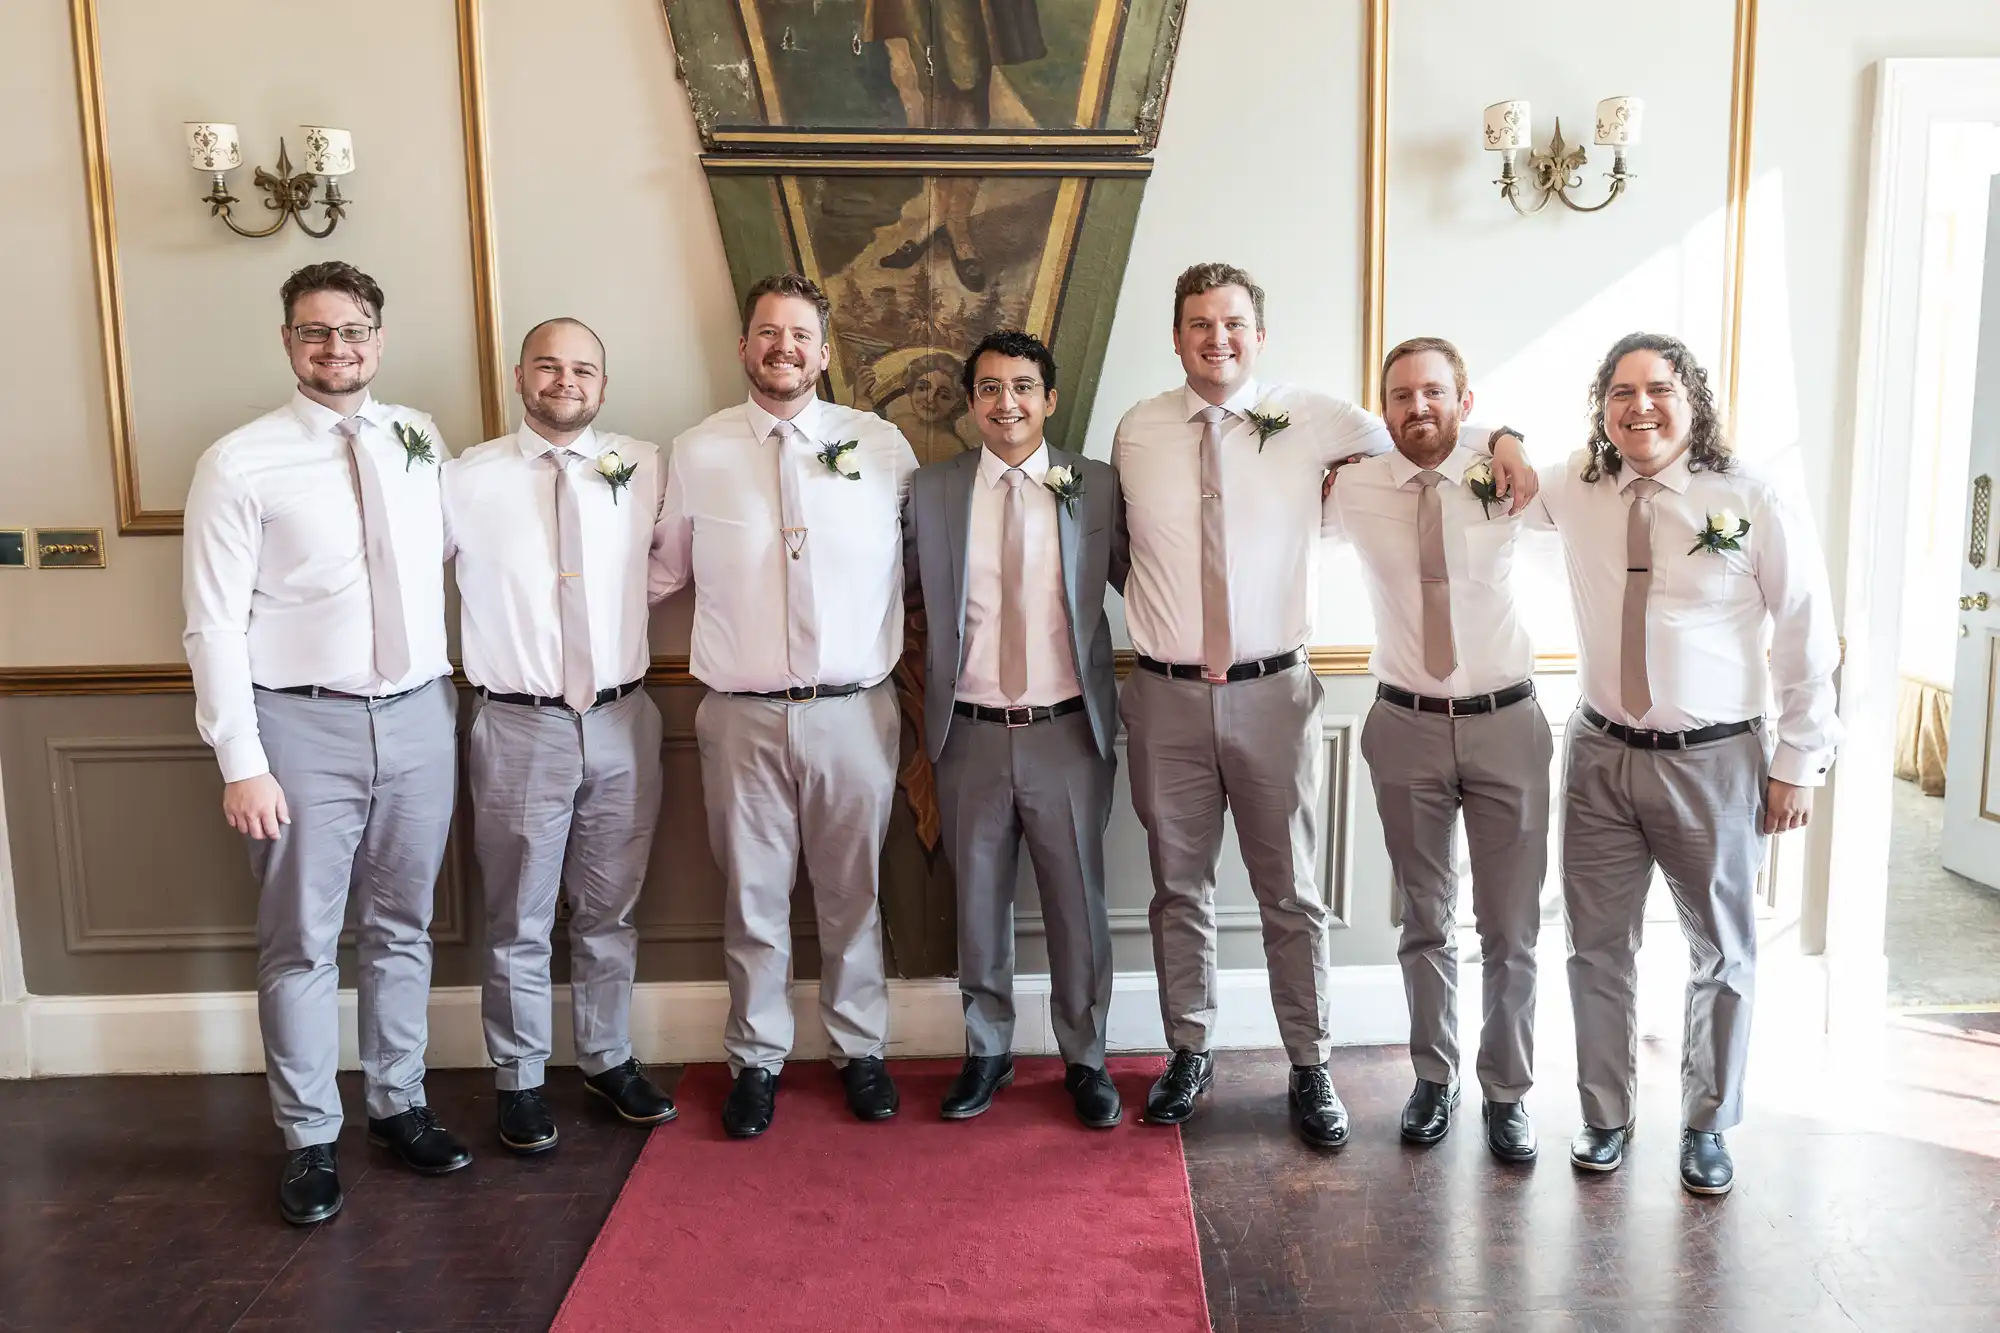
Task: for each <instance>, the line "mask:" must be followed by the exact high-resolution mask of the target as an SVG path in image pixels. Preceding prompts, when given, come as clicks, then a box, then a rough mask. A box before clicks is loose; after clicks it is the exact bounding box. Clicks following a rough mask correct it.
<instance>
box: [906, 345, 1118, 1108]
mask: <svg viewBox="0 0 2000 1333" xmlns="http://www.w3.org/2000/svg"><path fill="white" fill-rule="evenodd" d="M965 388H966V398H967V400H968V401H969V402H970V404H971V406H972V413H973V417H974V420H975V421H976V422H977V423H978V426H979V433H980V438H981V439H982V440H983V441H984V447H983V448H981V449H979V450H978V451H977V452H974V453H965V454H961V455H959V456H958V457H956V458H952V459H949V460H947V461H945V462H942V463H934V464H932V465H931V466H929V467H926V468H921V469H919V470H918V471H917V473H916V475H915V476H914V477H913V478H912V479H911V483H910V499H909V505H908V507H907V509H906V510H905V512H904V517H903V554H904V561H905V566H906V576H905V583H906V585H907V586H908V587H910V588H913V589H921V594H922V597H923V604H924V607H925V610H926V619H927V621H928V623H929V643H928V647H927V650H926V660H925V698H926V704H925V716H924V732H925V736H926V739H927V744H928V749H929V752H930V756H931V759H932V761H933V762H934V763H935V764H936V766H937V788H938V809H939V813H940V815H941V816H942V823H943V826H944V840H945V851H946V854H947V855H948V856H949V857H950V858H951V864H952V869H953V870H954V872H955V873H956V874H957V877H958V975H959V983H958V985H959V991H960V992H961V994H962V995H963V996H964V1002H965V1047H966V1058H965V1066H964V1068H963V1069H962V1070H961V1071H960V1073H959V1076H958V1080H957V1082H956V1083H954V1084H953V1086H952V1088H951V1091H950V1093H949V1094H947V1095H946V1097H945V1099H944V1105H943V1107H942V1108H941V1109H942V1112H943V1115H944V1117H945V1118H946V1119H947V1120H966V1119H970V1118H971V1117H973V1116H976V1115H978V1114H980V1113H981V1112H983V1111H985V1110H986V1108H987V1107H989V1106H991V1105H992V1104H993V1095H994V1093H995V1092H997V1091H998V1090H999V1089H1001V1088H1003V1087H1005V1086H1006V1085H1007V1084H1008V1083H1011V1082H1012V1081H1013V1079H1014V1057H1013V1055H1012V1054H1011V1052H1012V1050H1013V1044H1014V883H1015V878H1016V875H1017V872H1018V870H1019V866H1020V853H1021V841H1022V839H1023V838H1024V837H1025V838H1026V840H1027V844H1028V856H1029V858H1030V860H1031V861H1032V862H1033V864H1034V867H1035V881H1036V884H1037V885H1038V886H1039V887H1040V889H1041V898H1042V917H1043V920H1044V922H1045V923H1046V925H1047V930H1048V947H1049V971H1050V973H1051V981H1052V986H1051V996H1050V1001H1051V1009H1052V1017H1053V1019H1054V1026H1055V1032H1056V1044H1057V1045H1058V1046H1059V1047H1060V1048H1061V1050H1062V1056H1063V1062H1064V1064H1065V1066H1066V1072H1065V1075H1064V1079H1063V1083H1064V1086H1065V1087H1066V1088H1068V1090H1069V1092H1070V1095H1071V1097H1072V1098H1073V1099H1074V1101H1075V1103H1076V1113H1077V1117H1078V1119H1080V1120H1082V1121H1083V1123H1084V1124H1086V1125H1088V1126H1090V1127H1092V1128H1096V1129H1108V1128H1110V1127H1111V1126H1113V1125H1115V1124H1117V1123H1118V1122H1119V1121H1120V1120H1121V1119H1122V1118H1123V1117H1124V1108H1123V1107H1122V1106H1121V1105H1120V1104H1119V1100H1118V1090H1117V1089H1116V1088H1115V1087H1113V1086H1112V1083H1111V1080H1110V1078H1109V1077H1108V1076H1107V1075H1106V1074H1105V1072H1104V1033H1105V1022H1106V1018H1107V1016H1108V1014H1109V1011H1110V1007H1111V927H1110V923H1109V920H1108V918H1107V917H1106V915H1105V909H1104V830H1105V827H1106V825H1107V824H1109V823H1110V820H1111V784H1112V778H1113V776H1114V774H1115V773H1116V772H1117V767H1118V763H1117V760H1116V758H1115V757H1114V756H1113V752H1112V748H1111V747H1112V740H1113V737H1114V736H1115V735H1116V732H1117V721H1116V718H1117V711H1118V683H1117V677H1116V675H1115V674H1114V672H1113V670H1112V665H1111V629H1110V626H1109V625H1107V624H1106V623H1105V619H1104V589H1105V586H1106V584H1109V585H1111V586H1112V587H1118V588H1122V587H1123V586H1124V583H1125V568H1124V565H1123V562H1122V561H1121V560H1119V559H1118V558H1117V557H1116V555H1115V553H1116V552H1119V551H1122V550H1123V549H1124V546H1125V543H1124V542H1123V541H1122V540H1119V536H1120V533H1121V530H1122V529H1123V527H1124V501H1123V499H1122V497H1121V496H1120V494H1119V489H1118V481H1117V478H1116V476H1115V475H1114V474H1113V473H1112V471H1111V468H1110V466H1109V465H1108V464H1105V463H1101V462H1097V461H1095V460H1093V459H1087V458H1082V457H1080V456H1078V455H1075V454H1070V453H1066V452H1064V451H1062V450H1060V449H1055V448H1051V447H1050V446H1049V444H1048V443H1047V442H1046V441H1045V440H1044V439H1043V438H1042V426H1043V423H1044V422H1045V421H1046V420H1047V418H1048V415H1049V414H1050V413H1051V412H1053V411H1054V410H1055V406H1056V363H1055V358H1054V357H1053V356H1051V355H1050V354H1049V349H1048V348H1047V347H1045V346H1043V345H1042V342H1041V340H1040V339H1038V338H1035V337H1033V336H1032V335H1030V334H1026V333H1017V332H1003V333H994V334H990V335H988V336H987V338H986V339H985V340H984V341H982V342H981V343H980V344H979V346H978V347H977V348H975V349H974V350H973V353H972V355H971V356H970V357H968V358H967V359H966V363H965Z"/></svg>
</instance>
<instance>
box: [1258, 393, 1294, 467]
mask: <svg viewBox="0 0 2000 1333" xmlns="http://www.w3.org/2000/svg"><path fill="white" fill-rule="evenodd" d="M1250 424H1251V425H1253V426H1255V427H1256V428H1257V452H1258V453H1260V454H1261V453H1263V452H1264V446H1265V444H1267V443H1268V442H1269V441H1270V439H1271V437H1272V436H1273V435H1276V434H1277V433H1278V432H1279V431H1281V430H1284V429H1285V428H1287V427H1288V426H1290V425H1291V424H1292V414H1291V413H1289V412H1287V411H1285V410H1283V409H1282V408H1280V407H1279V406H1278V400H1277V399H1276V398H1266V399H1265V400H1264V401H1263V402H1261V403H1259V404H1257V406H1255V407H1254V408H1252V409H1250Z"/></svg>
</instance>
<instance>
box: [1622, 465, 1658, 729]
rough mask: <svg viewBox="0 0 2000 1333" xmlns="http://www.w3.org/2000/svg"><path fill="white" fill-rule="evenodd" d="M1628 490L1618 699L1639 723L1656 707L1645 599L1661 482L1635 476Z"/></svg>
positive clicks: (1648, 591)
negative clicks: (1649, 668)
mask: <svg viewBox="0 0 2000 1333" xmlns="http://www.w3.org/2000/svg"><path fill="white" fill-rule="evenodd" d="M1625 489H1626V490H1628V491H1630V492H1631V493H1632V507H1631V508H1630V509H1628V510H1626V511H1625V623H1624V626H1623V633H1622V635H1621V636H1620V638H1619V643H1618V686H1619V702H1620V703H1622V704H1624V705H1625V711H1626V713H1627V714H1629V715H1630V716H1631V718H1632V721H1633V722H1635V723H1637V722H1639V721H1640V720H1642V719H1643V718H1644V717H1645V716H1646V714H1647V712H1648V711H1649V710H1651V708H1652V707H1653V687H1652V686H1651V684H1649V683H1648V682H1647V680H1646V598H1647V597H1648V596H1650V595H1651V593H1652V591H1653V496H1654V495H1655V494H1656V493H1658V491H1659V490H1660V483H1659V482H1657V481H1654V480H1653V479H1652V478H1651V477H1635V478H1633V479H1632V482H1631V484H1630V485H1628V486H1627V487H1626V488H1625Z"/></svg>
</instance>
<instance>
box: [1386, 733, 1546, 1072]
mask: <svg viewBox="0 0 2000 1333" xmlns="http://www.w3.org/2000/svg"><path fill="white" fill-rule="evenodd" d="M1554 749H1555V747H1554V743H1553V742H1552V741H1551V740H1550V738H1549V723H1548V719H1547V718H1545V717H1543V716H1542V710H1541V708H1540V706H1539V705H1537V704H1536V703H1535V701H1534V700H1533V699H1523V700H1521V701H1520V702H1519V703H1515V704H1509V705H1508V706H1507V707H1505V708H1502V709H1500V710H1498V711H1496V712H1492V713H1479V714H1474V715H1472V716H1468V717H1448V716H1446V715H1445V714H1442V713H1419V712H1415V711H1413V710H1411V709H1408V708H1404V707H1402V706H1401V705H1399V704H1392V703H1385V702H1383V701H1381V700H1379V699H1378V700H1377V701H1376V703H1375V706H1374V707H1373V708H1372V709H1370V710H1369V713H1368V721H1367V723H1366V725H1365V726H1363V727H1362V729H1361V756H1362V758H1364V759H1365V760H1367V761H1368V772H1369V776H1370V777H1371V778H1372V779H1373V780H1374V783H1375V807H1376V809H1377V810H1378V811H1379V812H1380V814H1381V816H1382V833H1383V836H1384V839H1385V840H1386V841H1387V843H1388V847H1389V865H1390V867H1391V869H1392V871H1393V872H1394V875H1395V881H1396V895H1397V899H1398V901H1399V902H1400V903H1401V904H1402V917H1403V940H1402V947H1401V948H1400V949H1398V950H1397V954H1396V957H1397V960H1398V961H1399V962H1401V963H1402V965H1403V991H1404V994H1405V995H1406V996H1407V997H1408V998H1409V1003H1410V1063H1411V1064H1412V1065H1414V1066H1415V1067H1416V1072H1417V1077H1418V1078H1424V1079H1429V1080H1430V1081H1431V1082H1433V1083H1446V1084H1448V1083H1451V1082H1454V1081H1455V1080H1456V1079H1457V1078H1458V1064H1459V1060H1458V1054H1459V1053H1458V945H1457V941H1456V940H1455V939H1454V934H1455V932H1456V929H1457V919H1456V918H1457V908H1458V874H1457V871H1456V870H1455V868H1454V867H1455V863H1456V857H1455V856H1454V855H1453V837H1454V834H1455V832H1456V829H1457V826H1458V816H1459V813H1460V811H1461V810H1462V811H1463V812H1464V815H1465V840H1466V844H1467V849H1468V851H1469V852H1470V853H1471V857H1472V910H1473V916H1474V920H1475V923H1476V925H1477V927H1478V931H1479V947H1480V956H1481V987H1480V992H1481V1001H1482V1006H1481V1007H1482V1009H1483V1010H1484V1013H1483V1016H1482V1022H1481V1026H1480V1031H1479V1059H1478V1063H1477V1068H1478V1072H1479V1085H1480V1088H1481V1089H1482V1090H1483V1091H1484V1093H1485V1094H1486V1098H1487V1100H1488V1101H1495V1102H1518V1101H1520V1100H1521V1099H1522V1097H1523V1096H1525V1095H1526V1094H1527V1091H1528V1089H1529V1087H1531V1086H1532V1085H1533V1083H1534V1065H1535V939H1536V936H1537V935H1539V934H1540V932H1541V920H1542V910H1541V894H1542V881H1543V879H1544V878H1545V877H1546V876H1547V874H1548V868H1549V761H1550V759H1551V758H1553V756H1554Z"/></svg>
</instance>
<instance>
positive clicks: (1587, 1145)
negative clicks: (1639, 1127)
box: [1569, 1125, 1632, 1171]
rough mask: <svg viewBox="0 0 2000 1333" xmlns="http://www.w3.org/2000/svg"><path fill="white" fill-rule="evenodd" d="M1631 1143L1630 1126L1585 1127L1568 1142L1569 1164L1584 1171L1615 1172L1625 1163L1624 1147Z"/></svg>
mask: <svg viewBox="0 0 2000 1333" xmlns="http://www.w3.org/2000/svg"><path fill="white" fill-rule="evenodd" d="M1631 1141H1632V1126H1631V1125H1626V1126H1624V1127H1623V1128H1622V1129H1599V1128H1597V1126H1595V1125H1585V1126H1584V1127H1583V1128H1582V1129H1579V1130H1578V1131H1577V1132H1576V1137H1575V1138H1573V1139H1571V1140H1570V1141H1569V1164H1570V1165H1571V1166H1574V1167H1577V1168H1579V1169H1580V1170H1584V1171H1616V1170H1617V1169H1618V1168H1619V1167H1620V1166H1622V1165H1624V1162H1625V1145H1626V1144H1628V1143H1630V1142H1631Z"/></svg>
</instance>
